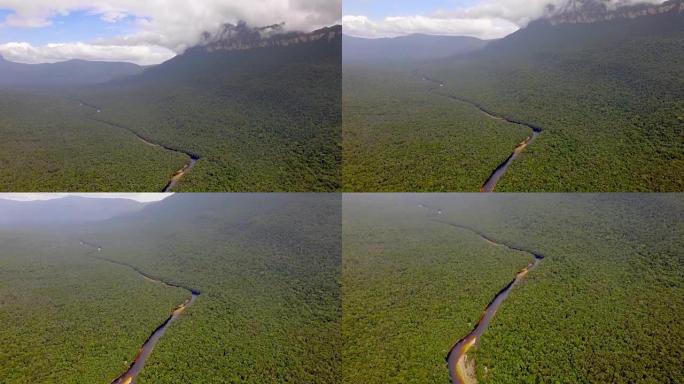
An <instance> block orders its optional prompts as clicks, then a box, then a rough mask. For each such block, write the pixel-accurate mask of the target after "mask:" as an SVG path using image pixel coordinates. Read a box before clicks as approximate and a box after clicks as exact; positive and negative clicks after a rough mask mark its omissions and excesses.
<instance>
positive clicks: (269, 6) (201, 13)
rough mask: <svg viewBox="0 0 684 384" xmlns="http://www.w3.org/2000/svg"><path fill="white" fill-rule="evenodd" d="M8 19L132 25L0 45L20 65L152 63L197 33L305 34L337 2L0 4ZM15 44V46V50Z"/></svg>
mask: <svg viewBox="0 0 684 384" xmlns="http://www.w3.org/2000/svg"><path fill="white" fill-rule="evenodd" d="M0 9H9V10H10V11H11V12H12V13H11V14H10V15H8V16H7V17H6V18H5V20H0V33H1V30H2V28H9V27H14V28H41V27H45V26H49V25H51V24H52V22H53V19H54V17H56V16H59V15H67V14H70V13H72V12H85V13H87V14H90V15H92V16H95V17H99V18H100V19H101V20H103V21H104V22H108V23H114V22H117V21H120V20H123V19H132V20H133V25H134V27H135V29H136V32H135V33H133V34H129V35H125V36H116V37H111V38H106V39H99V40H88V41H80V42H71V41H70V42H65V41H55V42H54V43H53V44H48V45H45V46H41V47H36V46H32V45H30V44H28V43H23V42H13V43H10V44H2V45H0V55H3V56H5V57H6V58H7V59H13V60H17V61H22V62H32V63H33V62H49V61H57V60H58V59H59V60H61V59H68V58H81V59H95V60H122V61H131V62H136V63H139V64H152V63H158V62H160V61H163V60H165V59H168V58H169V57H170V55H174V54H177V53H181V52H183V51H184V50H185V49H187V48H188V47H190V46H193V45H195V44H196V43H197V42H198V41H199V39H200V37H201V34H202V32H204V31H208V32H210V33H213V32H216V31H218V30H219V29H220V28H221V26H222V25H223V24H225V23H234V24H235V23H237V22H238V21H241V20H243V21H246V22H247V23H248V24H250V25H254V26H260V25H270V24H276V23H280V22H284V23H285V29H286V30H304V31H310V30H313V29H317V28H320V27H324V26H329V25H332V24H335V23H339V22H340V20H341V9H342V5H341V0H257V1H245V0H200V1H189V0H30V1H26V0H0ZM17 44H21V45H17Z"/></svg>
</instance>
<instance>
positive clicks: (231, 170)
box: [0, 27, 342, 191]
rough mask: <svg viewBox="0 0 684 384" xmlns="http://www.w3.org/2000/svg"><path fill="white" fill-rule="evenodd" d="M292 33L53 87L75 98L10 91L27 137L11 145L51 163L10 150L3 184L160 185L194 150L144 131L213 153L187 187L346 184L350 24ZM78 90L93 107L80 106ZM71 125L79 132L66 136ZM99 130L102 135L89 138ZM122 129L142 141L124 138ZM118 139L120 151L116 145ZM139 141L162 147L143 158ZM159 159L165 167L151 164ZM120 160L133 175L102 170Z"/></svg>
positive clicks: (49, 187) (325, 187)
mask: <svg viewBox="0 0 684 384" xmlns="http://www.w3.org/2000/svg"><path fill="white" fill-rule="evenodd" d="M314 37H316V38H317V39H315V38H314ZM283 39H295V40H296V39H299V40H296V41H295V40H292V41H290V40H288V42H287V45H285V44H283V45H282V46H269V47H264V48H259V47H253V48H250V49H245V50H239V49H236V50H230V49H224V48H221V47H219V48H213V47H208V46H198V47H195V48H192V49H190V50H188V51H186V52H185V53H184V54H182V55H179V56H177V57H175V58H173V59H171V60H169V61H167V62H166V63H163V64H161V65H158V66H156V67H152V68H148V69H146V70H145V71H144V73H142V74H140V75H137V76H132V77H129V78H126V79H122V80H117V81H114V82H110V83H107V84H103V85H97V86H87V87H80V88H76V89H75V88H69V89H60V90H57V91H55V90H54V89H53V90H52V91H53V92H59V93H60V96H64V95H66V96H68V97H69V98H70V99H69V100H67V99H65V100H58V99H49V98H40V97H34V96H33V93H31V94H27V95H26V97H24V96H16V94H15V93H10V94H9V95H7V94H6V92H5V91H3V92H2V93H0V105H7V106H8V107H6V109H7V110H8V112H9V113H8V114H3V120H2V121H0V134H1V135H3V137H4V136H10V135H14V136H16V137H17V139H15V140H14V141H10V142H9V143H6V144H5V145H6V147H5V148H3V153H6V156H8V157H9V156H12V157H18V156H26V157H28V158H36V157H37V158H39V161H40V162H41V163H43V164H42V166H41V167H35V170H32V172H28V173H27V172H26V171H25V168H24V167H26V164H25V163H26V162H18V161H12V162H9V160H7V166H6V167H3V172H4V173H5V174H6V176H5V177H4V178H5V179H8V180H7V181H3V182H2V183H0V188H1V189H4V190H29V189H30V190H40V191H54V190H66V189H68V190H78V191H91V190H127V191H159V190H161V189H162V188H163V187H164V185H165V184H166V183H167V182H168V179H169V177H170V176H171V174H173V172H174V171H176V170H177V169H180V168H181V166H182V165H183V163H184V162H186V161H187V157H184V156H183V155H182V154H178V153H173V152H169V151H167V152H169V153H165V152H164V151H163V150H162V149H160V148H145V144H144V143H142V142H140V141H139V140H138V139H137V138H136V137H135V135H133V133H132V132H135V133H137V134H139V135H141V136H142V137H145V138H146V139H148V141H150V142H152V143H156V144H161V145H163V146H165V147H168V148H173V149H178V150H181V151H183V152H188V153H192V154H197V155H200V156H201V159H200V161H199V162H198V163H197V165H196V166H195V167H194V169H193V170H192V171H191V172H190V173H189V174H187V175H186V176H184V177H183V179H182V180H181V183H180V185H179V187H178V189H179V190H182V191H333V190H337V189H338V188H339V186H340V180H339V178H340V175H339V174H340V162H341V159H340V158H341V155H340V142H341V137H340V131H341V124H342V123H341V121H342V116H341V111H340V104H341V101H340V99H341V28H340V27H335V28H330V29H325V30H323V31H317V32H313V33H311V34H304V35H301V36H296V37H291V36H289V35H285V37H283ZM210 48H211V49H210ZM55 98H57V96H55ZM71 99H74V100H82V101H84V102H85V103H86V104H88V105H90V106H91V107H86V106H83V107H81V108H78V102H77V101H74V100H71ZM74 103H75V104H74ZM98 109H99V110H101V112H99V113H98V112H97V110H98ZM37 110H39V111H41V113H40V114H39V116H38V117H36V111H37ZM42 111H45V114H44V115H42V113H43V112H42ZM92 118H96V119H97V120H101V121H104V122H108V123H113V124H114V125H110V124H103V123H101V122H97V121H92V120H91V119H92ZM63 131H66V132H69V133H70V135H69V136H66V137H65V138H62V139H60V140H57V139H55V137H57V136H59V137H62V136H61V135H64V133H63ZM94 131H95V132H98V133H97V134H94V133H93V132H94ZM131 131H132V132H131ZM107 133H108V134H109V135H107ZM94 135H96V138H97V142H96V143H92V142H89V137H91V136H94ZM119 137H126V138H128V139H129V140H130V141H131V142H135V144H124V143H118V142H117V141H118V140H121V139H120V138H119ZM92 140H94V139H92ZM110 143H111V145H112V147H114V148H116V149H117V150H118V151H119V152H118V153H117V155H118V156H112V154H111V153H110V152H112V151H113V149H109V148H108V146H109V145H110ZM86 147H87V149H85V148H86ZM45 148H48V150H46V149H45ZM79 149H80V150H81V151H79ZM83 151H87V153H83ZM138 152H143V153H149V154H154V153H156V155H155V157H153V159H154V160H151V159H149V160H146V161H140V158H139V157H140V156H141V155H136V153H138ZM20 154H22V155H20ZM41 157H43V158H41ZM181 159H183V160H182V161H181ZM153 161H154V162H156V163H157V166H155V167H148V165H151V163H152V162H153ZM73 163H76V164H78V163H88V168H87V169H85V170H78V169H76V168H74V167H75V166H74V165H73ZM139 167H140V168H139ZM112 168H115V169H118V170H119V172H121V173H124V172H125V173H126V175H127V177H126V178H125V183H126V184H122V183H124V181H120V180H117V179H118V177H108V178H101V177H100V175H106V174H110V173H112V172H113V171H112ZM131 168H133V169H134V171H132V170H131ZM40 169H42V170H43V171H42V172H41V171H40ZM54 169H58V170H63V172H65V173H73V174H74V176H73V180H70V179H69V177H68V175H67V176H62V175H53V173H55V172H56V171H54ZM53 179H54V181H52V180H53ZM160 179H162V180H161V181H156V180H160ZM60 180H62V183H60Z"/></svg>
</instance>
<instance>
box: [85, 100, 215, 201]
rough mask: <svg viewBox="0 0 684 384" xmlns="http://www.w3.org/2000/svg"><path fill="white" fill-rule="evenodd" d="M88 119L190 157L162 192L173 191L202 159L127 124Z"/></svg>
mask: <svg viewBox="0 0 684 384" xmlns="http://www.w3.org/2000/svg"><path fill="white" fill-rule="evenodd" d="M78 102H79V105H80V106H82V107H88V108H90V109H92V110H94V111H95V112H96V113H101V112H102V108H100V107H98V106H96V105H93V104H89V103H86V102H84V101H82V100H79V101H78ZM87 119H89V120H92V121H96V122H98V123H101V124H105V125H109V126H111V127H115V128H119V129H125V130H127V131H128V132H130V133H132V134H134V135H135V137H137V138H138V140H140V141H142V142H143V143H145V144H147V145H149V146H152V147H157V148H163V149H165V150H167V151H172V152H176V153H182V154H184V155H186V156H187V157H188V158H189V159H188V162H187V163H185V164H184V165H183V167H181V168H180V169H179V170H177V171H176V172H174V173H173V175H171V178H170V179H169V182H168V183H166V185H165V186H164V188H163V189H162V190H161V191H162V192H171V191H172V190H173V189H174V188H175V187H176V186H177V185H178V183H179V182H180V180H181V179H182V178H183V176H185V175H186V174H187V173H188V172H190V171H191V170H192V168H194V167H195V164H197V161H198V160H199V159H201V156H200V155H198V154H196V153H193V152H190V151H186V150H183V149H179V148H174V147H170V146H167V145H164V144H161V143H158V142H155V141H152V140H150V139H148V138H146V137H145V136H143V135H141V134H140V133H138V132H136V131H135V130H134V129H132V128H130V127H127V126H125V125H121V124H117V123H114V122H111V121H107V120H104V119H102V118H99V117H96V116H87Z"/></svg>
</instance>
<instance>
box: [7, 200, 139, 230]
mask: <svg viewBox="0 0 684 384" xmlns="http://www.w3.org/2000/svg"><path fill="white" fill-rule="evenodd" d="M143 207H145V204H144V203H139V202H137V201H134V200H128V199H99V198H97V199H96V198H86V197H65V198H61V199H53V200H35V201H15V200H6V199H2V197H0V226H11V227H21V226H31V225H65V224H83V223H91V222H97V221H104V220H107V219H111V218H113V217H116V216H119V215H124V214H127V213H132V212H135V211H139V210H141V209H142V208H143Z"/></svg>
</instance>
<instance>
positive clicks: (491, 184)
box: [423, 76, 543, 192]
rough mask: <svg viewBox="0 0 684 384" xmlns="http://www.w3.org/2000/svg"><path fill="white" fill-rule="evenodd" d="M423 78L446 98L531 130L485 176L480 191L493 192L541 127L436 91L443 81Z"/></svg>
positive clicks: (537, 134) (540, 130)
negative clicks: (511, 151)
mask: <svg viewBox="0 0 684 384" xmlns="http://www.w3.org/2000/svg"><path fill="white" fill-rule="evenodd" d="M423 80H424V81H427V82H430V83H432V84H435V85H437V87H434V88H430V90H432V91H434V92H435V93H436V94H438V95H440V96H444V97H446V98H449V99H452V100H455V101H458V102H459V103H464V104H468V105H470V106H472V107H475V108H477V109H478V110H479V111H480V112H482V113H483V114H484V115H485V116H487V117H489V118H492V119H495V120H500V121H505V122H508V123H511V124H515V125H520V126H523V127H526V128H529V129H531V130H532V133H531V135H530V136H528V137H527V138H526V139H525V140H523V141H522V142H520V143H519V144H518V145H516V147H515V149H514V150H513V153H511V154H510V155H509V156H508V157H507V158H506V160H504V161H503V162H502V163H501V164H499V166H498V167H496V168H495V169H494V171H492V173H491V175H490V176H489V178H487V180H486V181H485V182H484V184H482V187H481V188H480V191H481V192H494V190H496V185H497V184H498V183H499V180H501V178H502V177H503V175H504V174H505V173H506V171H507V170H508V167H510V166H511V164H512V163H513V161H514V160H515V159H516V158H517V157H518V156H519V155H520V154H521V153H522V152H523V151H524V150H525V148H527V146H529V145H530V144H532V142H533V141H534V140H536V139H537V137H539V135H540V134H541V133H542V130H543V129H542V128H541V127H539V126H537V125H534V124H530V123H527V122H524V121H521V120H518V119H513V118H510V117H506V116H503V115H500V114H497V113H495V112H492V111H490V110H489V109H487V108H486V107H484V106H483V105H482V104H480V103H477V102H475V101H472V100H470V99H467V98H464V97H458V96H454V95H451V94H447V93H444V92H438V90H439V89H440V88H444V85H445V83H444V82H443V81H440V80H435V79H432V78H430V77H427V76H423Z"/></svg>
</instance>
